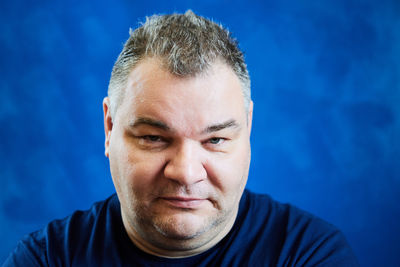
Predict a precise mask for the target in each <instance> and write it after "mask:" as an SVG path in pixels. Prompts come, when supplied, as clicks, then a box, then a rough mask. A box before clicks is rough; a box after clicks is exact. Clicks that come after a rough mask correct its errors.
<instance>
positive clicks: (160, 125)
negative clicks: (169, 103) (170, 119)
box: [129, 117, 171, 131]
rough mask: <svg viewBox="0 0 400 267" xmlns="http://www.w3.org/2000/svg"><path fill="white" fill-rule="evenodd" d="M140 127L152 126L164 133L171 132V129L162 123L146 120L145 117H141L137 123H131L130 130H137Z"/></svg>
mask: <svg viewBox="0 0 400 267" xmlns="http://www.w3.org/2000/svg"><path fill="white" fill-rule="evenodd" d="M140 125H149V126H152V127H155V128H158V129H161V130H164V131H170V130H171V128H170V127H169V126H168V125H166V124H165V123H163V122H162V121H159V120H154V119H150V118H145V117H139V118H137V119H136V120H135V121H133V122H131V123H129V127H130V128H136V127H138V126H140Z"/></svg>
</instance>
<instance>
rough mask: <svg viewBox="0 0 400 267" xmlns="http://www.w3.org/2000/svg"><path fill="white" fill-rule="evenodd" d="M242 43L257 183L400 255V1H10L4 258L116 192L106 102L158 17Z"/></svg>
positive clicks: (365, 247)
mask: <svg viewBox="0 0 400 267" xmlns="http://www.w3.org/2000/svg"><path fill="white" fill-rule="evenodd" d="M188 8H191V9H193V10H194V11H195V12H196V13H199V14H201V15H204V16H206V17H210V18H213V19H214V20H215V21H218V22H222V24H223V25H225V26H227V27H228V28H229V29H230V30H231V31H232V32H233V33H234V35H235V36H236V37H237V38H238V39H239V41H240V46H241V48H242V49H243V50H244V51H245V55H246V59H247V62H248V67H249V70H250V74H251V77H252V90H253V98H254V102H255V111H254V112H255V113H254V124H253V125H254V127H253V133H252V134H253V135H252V151H253V155H252V166H251V172H250V179H249V183H248V187H249V188H250V189H252V190H254V191H257V192H264V193H269V194H271V195H272V196H273V197H274V198H276V199H278V200H280V201H283V202H292V203H294V204H295V205H297V206H300V207H302V208H304V209H306V210H309V211H311V212H313V213H315V214H317V215H318V216H320V217H322V218H324V219H326V220H328V221H330V222H332V223H333V224H335V225H337V226H338V227H339V228H341V229H342V230H343V232H344V233H345V235H346V236H347V238H348V240H349V242H350V244H351V245H352V247H353V248H354V251H355V253H356V255H357V257H358V258H359V260H360V262H361V264H362V265H363V266H396V265H397V266H398V265H399V264H400V263H399V260H398V253H399V252H400V227H399V222H398V221H399V219H400V204H399V203H400V197H399V194H400V164H399V163H400V161H399V158H400V141H399V140H400V139H399V137H400V2H399V1H397V0H393V1H385V0H380V1H349V0H337V1H333V0H332V1H299V0H293V1H246V2H245V1H223V0H219V1H211V0H204V1H201V2H200V1H161V0H158V1H153V2H151V1H144V2H137V1H127V0H114V1H92V2H89V1H44V0H42V1H40V0H37V1H33V0H32V1H30V0H26V1H22V0H3V1H1V3H0V94H1V95H0V126H1V129H0V177H1V180H0V184H1V187H0V190H1V191H0V192H1V194H0V240H1V242H0V262H2V261H3V260H4V259H5V257H6V256H7V255H8V253H9V252H10V251H11V250H12V249H13V247H14V246H15V244H16V242H17V240H18V239H20V238H21V237H22V236H23V235H24V234H26V233H28V232H30V231H33V230H35V229H38V228H41V227H43V226H44V225H45V223H46V222H48V221H49V220H51V219H54V218H62V217H64V216H66V215H68V214H69V213H71V212H72V211H73V210H75V209H87V208H88V207H90V205H91V203H92V202H94V201H96V200H101V199H104V198H105V197H107V196H108V195H109V194H111V193H112V192H113V190H114V189H113V185H112V182H111V178H110V174H109V169H108V161H107V159H106V158H105V157H104V155H103V135H104V134H103V125H102V105H101V102H102V99H103V97H104V96H105V94H106V90H107V85H108V79H109V76H110V71H111V68H112V65H113V62H114V60H115V59H116V57H117V55H118V53H119V51H120V49H121V48H122V44H123V42H124V41H125V40H126V38H127V37H128V30H129V27H133V28H134V27H136V26H137V25H138V22H140V21H143V20H144V18H145V16H146V15H151V14H153V13H169V12H173V11H178V12H184V11H185V10H186V9H188Z"/></svg>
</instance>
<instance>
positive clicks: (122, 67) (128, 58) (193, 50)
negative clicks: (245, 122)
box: [108, 10, 251, 115]
mask: <svg viewBox="0 0 400 267" xmlns="http://www.w3.org/2000/svg"><path fill="white" fill-rule="evenodd" d="M150 57H157V58H159V59H161V60H162V64H163V67H164V68H165V69H168V71H169V72H170V73H172V74H175V75H177V76H180V77H190V76H195V75H197V74H199V73H202V72H204V71H206V70H207V69H208V68H209V67H210V66H211V65H212V64H213V63H214V62H215V61H216V60H217V59H218V60H220V61H222V62H224V63H226V64H227V65H228V66H230V67H231V68H232V70H233V71H234V73H235V74H236V76H237V77H238V79H239V81H240V83H241V86H242V93H243V97H244V100H245V108H246V111H248V110H249V105H250V102H251V94H250V77H249V73H248V71H247V66H246V63H245V61H244V57H243V53H242V51H241V50H240V49H239V47H238V43H237V41H236V40H235V39H234V38H233V37H232V36H231V34H230V33H229V32H228V31H227V30H226V29H224V28H223V27H222V26H221V25H218V24H216V23H214V22H212V21H210V20H207V19H205V18H203V17H200V16H197V15H195V14H194V13H193V12H192V11H191V10H188V11H187V12H186V13H185V14H172V15H164V16H159V15H153V16H151V17H149V18H147V19H146V22H145V23H144V24H143V25H142V26H141V27H139V28H137V29H136V30H134V31H132V30H131V31H130V37H129V39H128V40H127V41H126V43H125V45H124V47H123V49H122V52H121V53H120V55H119V57H118V59H117V61H116V62H115V64H114V67H113V70H112V73H111V79H110V83H109V87H108V97H109V99H110V104H111V114H113V115H114V114H115V112H116V110H117V109H118V107H119V105H120V104H121V102H122V100H123V97H124V93H125V88H126V83H127V80H128V76H129V74H130V72H131V71H132V70H133V68H134V67H135V66H136V65H137V64H138V63H139V62H140V61H141V60H142V59H144V58H150Z"/></svg>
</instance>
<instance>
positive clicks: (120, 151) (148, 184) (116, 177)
mask: <svg viewBox="0 0 400 267" xmlns="http://www.w3.org/2000/svg"><path fill="white" fill-rule="evenodd" d="M164 162H165V160H164V158H163V157H162V156H160V155H155V154H151V153H143V152H142V151H139V150H137V149H133V148H132V146H129V145H127V144H123V143H122V142H121V145H120V146H116V147H115V148H114V149H110V168H111V174H112V177H113V181H114V184H115V187H116V189H117V191H120V192H121V193H123V194H124V195H132V194H133V195H134V196H136V195H138V194H140V195H142V194H143V195H144V194H149V193H151V188H154V184H155V183H156V181H157V179H159V177H160V173H162V171H163V166H164Z"/></svg>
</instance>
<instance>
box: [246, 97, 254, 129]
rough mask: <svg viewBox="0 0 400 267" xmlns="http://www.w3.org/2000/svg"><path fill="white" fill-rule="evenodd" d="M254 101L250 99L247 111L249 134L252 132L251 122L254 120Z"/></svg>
mask: <svg viewBox="0 0 400 267" xmlns="http://www.w3.org/2000/svg"><path fill="white" fill-rule="evenodd" d="M253 105H254V104H253V101H250V104H249V111H248V113H247V130H248V131H249V136H250V134H251V124H252V122H253Z"/></svg>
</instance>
